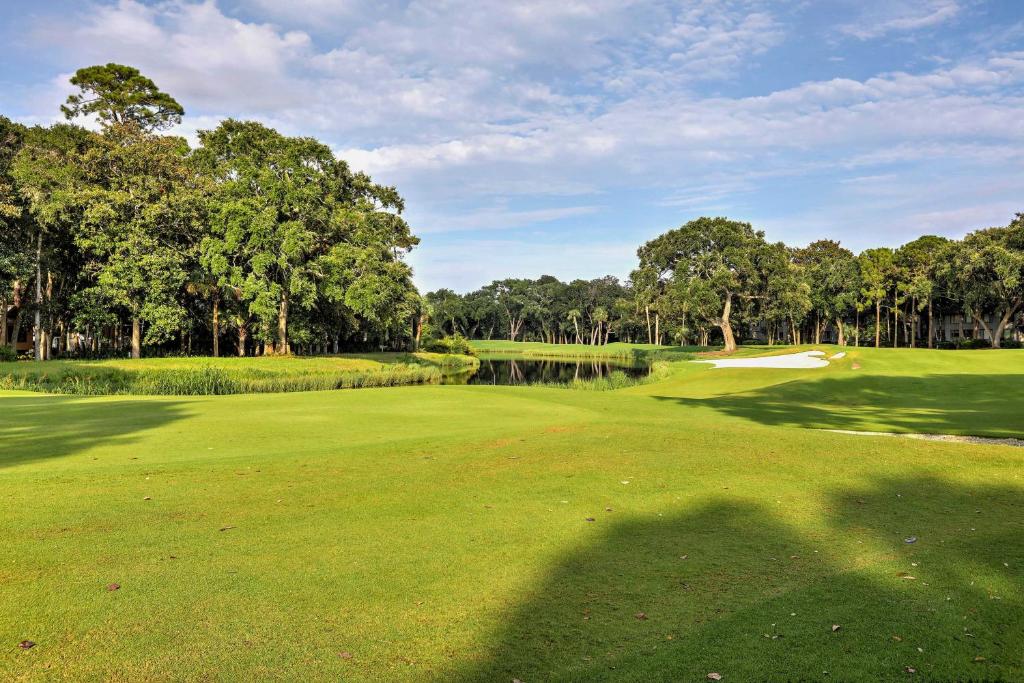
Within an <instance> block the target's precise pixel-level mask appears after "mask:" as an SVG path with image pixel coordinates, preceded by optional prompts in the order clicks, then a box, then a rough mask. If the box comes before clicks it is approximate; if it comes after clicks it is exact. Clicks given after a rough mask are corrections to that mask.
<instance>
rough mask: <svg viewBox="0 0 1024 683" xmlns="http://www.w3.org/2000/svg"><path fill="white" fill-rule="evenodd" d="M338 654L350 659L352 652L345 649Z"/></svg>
mask: <svg viewBox="0 0 1024 683" xmlns="http://www.w3.org/2000/svg"><path fill="white" fill-rule="evenodd" d="M338 656H339V657H341V658H342V659H352V653H351V652H348V651H347V650H346V651H345V652H339V653H338Z"/></svg>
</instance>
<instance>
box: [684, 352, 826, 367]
mask: <svg viewBox="0 0 1024 683" xmlns="http://www.w3.org/2000/svg"><path fill="white" fill-rule="evenodd" d="M824 355H825V354H824V352H822V351H804V352H802V353H787V354H785V355H782V356H762V357H760V358H715V359H712V360H698V361H694V362H695V363H711V364H712V365H714V366H715V367H716V368H797V369H803V368H825V367H828V361H827V360H825V358H823V356H824Z"/></svg>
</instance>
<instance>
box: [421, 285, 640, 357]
mask: <svg viewBox="0 0 1024 683" xmlns="http://www.w3.org/2000/svg"><path fill="white" fill-rule="evenodd" d="M422 310H423V315H424V316H425V319H427V320H429V323H430V326H431V327H430V332H431V333H433V334H442V335H455V334H459V335H463V336H466V337H469V338H471V339H493V338H496V337H498V338H508V339H512V340H517V339H518V340H531V339H532V340H538V341H545V342H548V343H552V344H555V343H562V344H568V343H576V344H607V343H608V340H609V339H610V338H611V337H612V336H613V335H614V337H615V338H616V339H634V338H635V339H639V338H640V333H641V330H640V327H639V326H637V324H636V321H635V320H634V318H633V316H632V311H633V300H632V294H631V292H630V290H629V288H628V287H626V286H625V285H623V284H622V283H621V282H619V280H618V279H617V278H615V277H612V276H610V275H609V276H607V277H603V278H598V279H596V280H573V281H572V282H570V283H568V284H566V283H564V282H561V281H560V280H558V279H557V278H555V277H552V276H550V275H545V276H543V277H541V278H539V279H537V280H529V279H521V278H518V279H517V278H509V279H505V280H496V281H494V282H492V283H491V284H489V285H487V286H486V287H483V288H481V289H479V290H477V291H475V292H470V293H468V294H464V295H460V294H457V293H455V292H453V291H451V290H450V289H439V290H437V291H435V292H429V293H428V294H427V295H426V296H425V297H424V305H423V309H422Z"/></svg>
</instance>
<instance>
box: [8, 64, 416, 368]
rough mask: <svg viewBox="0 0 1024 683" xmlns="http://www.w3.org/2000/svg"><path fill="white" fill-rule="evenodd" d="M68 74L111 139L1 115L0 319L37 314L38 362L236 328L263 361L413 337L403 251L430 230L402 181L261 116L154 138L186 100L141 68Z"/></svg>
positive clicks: (215, 336) (73, 105) (242, 348)
mask: <svg viewBox="0 0 1024 683" xmlns="http://www.w3.org/2000/svg"><path fill="white" fill-rule="evenodd" d="M71 80H72V84H73V85H76V86H78V88H79V90H78V92H76V93H75V94H72V95H71V96H70V97H69V98H68V100H67V102H66V104H65V105H64V106H63V107H62V110H63V111H64V113H65V115H66V116H67V117H68V118H76V117H79V116H91V117H95V119H96V121H98V122H99V124H100V131H99V132H92V131H88V130H86V129H84V128H81V127H79V126H76V125H73V124H57V125H54V126H51V127H48V128H43V127H34V128H24V127H22V126H18V125H16V124H13V123H12V122H10V121H9V120H7V119H2V118H0V221H2V223H0V226H2V227H3V232H2V235H0V278H2V279H0V292H2V293H0V312H2V313H4V314H5V317H6V314H7V312H8V310H9V309H10V308H13V310H14V311H15V313H14V316H15V318H14V319H15V324H14V326H13V327H14V337H15V339H16V338H17V336H18V332H19V328H20V327H21V325H22V321H23V320H24V319H25V316H26V314H28V313H31V314H32V315H33V336H34V338H35V340H36V342H37V343H35V345H34V346H35V352H36V354H37V358H39V359H43V358H45V357H47V355H48V353H49V352H50V351H51V350H56V351H57V352H66V351H68V350H69V347H71V346H74V348H75V352H76V353H79V354H102V353H120V352H121V351H122V349H126V348H127V349H130V353H131V355H132V356H133V357H139V356H141V355H142V352H143V347H144V346H145V347H150V348H152V349H162V350H163V351H170V350H171V347H170V346H169V344H170V343H171V342H172V341H173V340H174V339H175V338H177V340H178V341H179V343H180V350H186V351H187V350H188V349H190V348H191V345H192V336H193V331H198V332H199V333H200V334H202V335H203V336H204V337H206V339H208V340H209V345H208V347H207V348H212V350H213V351H214V353H219V342H220V337H221V334H222V333H223V332H224V331H225V330H228V331H233V332H234V333H236V334H237V339H238V343H237V348H238V353H239V354H242V355H244V354H245V353H246V352H247V347H248V346H249V343H250V340H254V341H255V342H256V343H257V344H258V346H255V347H254V350H257V351H261V352H265V353H288V352H289V351H290V350H291V342H292V341H296V340H297V343H299V344H300V345H301V346H303V347H304V348H306V349H308V350H313V349H318V350H327V349H328V348H330V349H333V350H335V351H336V350H338V348H339V346H340V342H341V341H342V339H343V338H344V339H346V340H347V341H348V342H349V343H350V344H352V345H355V346H363V345H367V344H375V345H377V346H385V347H386V346H391V347H395V348H402V347H405V346H406V345H407V344H408V343H409V342H410V341H411V340H412V338H413V336H414V334H415V330H414V328H413V325H412V322H413V319H414V317H415V316H416V315H417V314H418V308H417V305H416V302H417V296H416V293H415V288H414V287H413V285H412V281H411V269H410V268H409V266H408V265H407V264H406V263H405V262H404V260H403V258H404V255H405V254H406V253H407V252H408V251H409V250H410V249H412V248H413V247H414V246H415V245H416V244H417V243H418V239H417V238H416V237H415V236H413V235H412V233H411V231H410V228H409V226H408V225H407V224H406V222H405V221H404V220H403V219H402V218H401V215H400V214H401V212H402V211H403V210H404V204H403V201H402V199H401V197H400V196H399V194H398V192H397V191H396V190H395V189H394V188H392V187H385V186H381V185H377V184H375V183H373V181H372V180H371V179H370V178H369V177H368V176H366V175H365V174H362V173H353V172H351V171H350V170H349V168H348V166H347V165H346V164H345V162H344V161H341V160H339V159H337V158H336V157H335V156H334V154H333V153H332V152H331V150H330V148H329V147H327V146H326V145H324V144H322V143H320V142H318V141H316V140H313V139H311V138H290V137H286V136H283V135H281V134H279V133H278V132H276V131H274V130H272V129H270V128H267V127H265V126H263V125H262V124H259V123H256V122H251V121H233V120H228V121H224V122H223V123H221V124H220V125H219V126H218V127H217V128H215V129H214V130H211V131H201V132H200V134H199V138H200V142H201V146H200V147H199V149H196V150H191V149H189V146H188V145H187V144H186V142H185V140H184V139H182V138H177V137H173V136H167V135H163V134H160V132H161V131H165V130H167V129H168V128H169V127H171V126H173V125H175V124H176V123H179V122H180V121H181V118H182V116H183V114H184V110H183V108H182V107H181V105H180V104H179V103H178V102H177V101H176V100H175V99H174V98H173V97H172V96H171V95H169V94H167V93H164V92H162V91H160V90H159V88H158V87H157V86H156V84H154V83H153V82H152V81H151V80H150V79H148V78H146V77H145V76H143V75H142V74H140V73H139V72H138V70H136V69H134V68H132V67H127V66H123V65H118V64H107V65H103V66H94V67H88V68H85V69H80V70H79V71H78V72H76V74H75V75H74V77H72V79H71ZM0 327H2V333H3V334H5V335H6V333H7V330H8V325H7V324H6V323H5V324H3V325H2V326H0ZM126 330H127V331H126ZM186 340H187V344H186ZM3 341H4V343H12V342H10V341H9V340H7V339H6V338H5V339H4V340H3Z"/></svg>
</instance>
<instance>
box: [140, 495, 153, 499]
mask: <svg viewBox="0 0 1024 683" xmlns="http://www.w3.org/2000/svg"><path fill="white" fill-rule="evenodd" d="M142 500H153V499H152V498H150V497H149V496H146V497H145V498H143V499H142Z"/></svg>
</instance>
